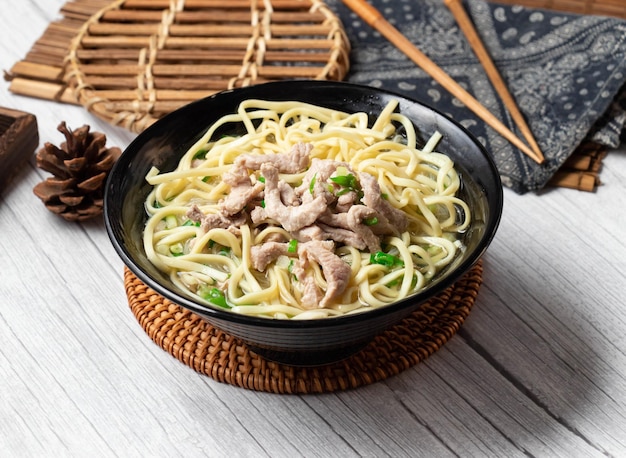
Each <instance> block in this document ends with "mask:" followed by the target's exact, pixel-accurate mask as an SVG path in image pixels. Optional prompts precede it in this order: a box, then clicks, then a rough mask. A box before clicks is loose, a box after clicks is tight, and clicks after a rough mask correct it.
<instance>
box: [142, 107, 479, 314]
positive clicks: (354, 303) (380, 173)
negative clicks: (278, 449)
mask: <svg viewBox="0 0 626 458" xmlns="http://www.w3.org/2000/svg"><path fill="white" fill-rule="evenodd" d="M396 106H397V104H396V103H395V102H390V103H389V104H388V105H387V106H386V107H385V108H384V109H383V110H382V111H381V112H380V113H379V114H378V116H377V117H376V119H374V120H373V122H370V119H369V116H368V115H367V114H366V113H364V112H359V113H345V112H341V111H337V110H332V109H328V108H323V107H320V106H315V105H311V104H306V103H302V102H289V101H287V102H273V101H265V100H246V101H244V102H242V103H241V104H240V105H239V108H238V110H237V112H236V113H232V114H229V115H226V116H224V117H222V118H221V119H220V120H219V121H218V122H216V123H215V124H213V125H212V126H210V128H209V129H208V130H207V132H206V133H205V135H204V136H203V137H202V138H201V139H200V140H199V141H197V142H196V143H195V144H194V145H193V146H192V147H191V148H189V150H188V151H187V152H186V153H185V154H184V155H183V156H182V158H181V159H180V162H179V164H178V167H177V168H176V169H175V170H173V171H171V172H166V173H161V172H160V171H159V170H157V169H156V168H153V169H152V170H151V171H150V172H149V173H148V175H147V176H146V180H147V181H148V183H149V184H150V185H152V186H153V189H152V191H151V192H150V194H149V195H148V197H147V199H146V201H145V208H146V211H147V212H148V215H149V218H148V221H147V223H146V226H145V229H144V235H143V243H144V248H145V252H146V254H147V256H148V259H149V260H150V262H152V263H153V264H154V265H155V266H156V267H157V268H158V269H160V270H162V271H163V272H166V273H167V274H168V275H169V276H170V278H171V280H172V282H173V283H174V284H176V285H177V286H178V288H180V290H181V291H183V292H185V293H187V294H188V295H190V296H191V297H193V298H194V299H195V300H197V301H200V302H204V303H206V304H209V305H211V306H213V307H221V308H224V309H228V310H230V311H232V312H234V313H238V314H245V315H253V316H259V317H267V318H280V319H316V318H324V317H333V316H341V315H346V314H351V313H359V312H363V311H367V310H371V309H372V308H378V307H383V306H385V305H388V304H390V303H394V302H397V301H398V300H400V299H403V298H406V297H408V296H410V295H412V294H414V293H416V292H418V291H420V290H422V289H423V288H424V287H426V286H427V285H428V284H429V282H431V281H432V279H433V278H434V277H435V276H436V275H437V273H438V272H440V271H441V270H442V269H444V268H445V267H446V266H449V265H450V264H451V263H452V261H453V260H454V259H455V258H456V257H457V256H458V255H459V253H460V252H462V251H463V249H464V246H463V244H462V243H461V241H460V238H459V234H461V233H463V232H464V231H465V230H466V229H467V228H468V226H469V224H470V220H471V214H470V209H469V206H468V205H467V203H466V202H464V201H463V200H462V199H460V198H459V197H458V196H457V191H459V188H460V179H459V175H458V173H457V171H456V170H455V168H454V163H453V162H452V160H451V159H450V158H449V157H447V156H446V155H443V154H440V153H438V152H436V145H437V143H438V141H439V139H440V134H439V133H437V132H434V133H433V134H432V137H431V139H430V140H429V141H428V142H427V143H426V145H424V146H423V147H421V148H418V146H417V136H416V132H415V128H414V126H413V124H412V123H411V121H410V120H409V119H408V118H407V117H405V116H404V115H401V114H399V113H397V112H396V111H395V109H396ZM234 131H237V132H243V133H241V134H238V135H233V136H231V135H228V133H230V132H234Z"/></svg>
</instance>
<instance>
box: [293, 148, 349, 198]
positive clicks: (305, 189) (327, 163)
mask: <svg viewBox="0 0 626 458" xmlns="http://www.w3.org/2000/svg"><path fill="white" fill-rule="evenodd" d="M338 167H345V168H346V169H347V170H348V171H349V173H353V172H352V171H351V169H350V166H349V165H348V164H347V163H345V162H339V161H333V160H331V159H318V158H313V160H312V161H311V167H309V169H308V170H307V171H306V173H305V174H304V177H303V178H302V184H301V185H300V186H298V187H297V188H296V189H295V192H296V195H297V196H298V197H300V199H301V200H302V202H309V201H311V200H313V199H315V198H318V197H320V196H323V197H324V199H325V200H326V202H327V203H330V202H332V201H334V200H335V199H336V197H335V195H334V194H332V193H330V192H329V191H328V179H329V178H330V176H331V175H332V174H333V173H335V171H336V170H337V168H338ZM311 190H312V192H311Z"/></svg>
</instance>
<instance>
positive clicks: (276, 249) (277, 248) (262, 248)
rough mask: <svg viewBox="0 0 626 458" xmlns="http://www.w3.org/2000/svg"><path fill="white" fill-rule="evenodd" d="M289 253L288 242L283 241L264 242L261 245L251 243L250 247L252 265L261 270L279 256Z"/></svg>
mask: <svg viewBox="0 0 626 458" xmlns="http://www.w3.org/2000/svg"><path fill="white" fill-rule="evenodd" d="M288 253H289V244H288V243H284V242H265V243H263V244H262V245H253V246H252V247H251V248H250V261H251V263H252V267H254V268H255V269H256V270H258V271H259V272H263V271H264V270H265V269H266V268H267V266H268V265H269V264H270V263H271V262H272V261H275V260H276V259H277V258H278V257H279V256H282V255H287V254H288Z"/></svg>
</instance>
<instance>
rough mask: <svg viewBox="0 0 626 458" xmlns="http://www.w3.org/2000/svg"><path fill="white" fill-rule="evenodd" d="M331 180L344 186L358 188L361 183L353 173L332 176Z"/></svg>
mask: <svg viewBox="0 0 626 458" xmlns="http://www.w3.org/2000/svg"><path fill="white" fill-rule="evenodd" d="M330 181H332V182H333V183H337V184H338V185H339V186H343V187H345V188H349V189H353V190H356V189H357V187H358V185H359V183H358V181H357V179H356V177H355V176H354V175H352V174H351V173H350V174H348V175H339V176H335V177H330Z"/></svg>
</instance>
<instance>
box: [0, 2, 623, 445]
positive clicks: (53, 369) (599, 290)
mask: <svg viewBox="0 0 626 458" xmlns="http://www.w3.org/2000/svg"><path fill="white" fill-rule="evenodd" d="M62 3H63V0H37V1H35V0H29V1H19V2H11V6H10V7H7V8H4V9H3V13H2V14H1V15H0V34H1V35H0V36H1V37H2V39H1V40H0V67H1V68H2V69H3V70H8V69H9V68H10V67H11V65H12V64H13V63H14V62H16V61H17V60H19V59H21V58H23V57H24V56H25V54H26V52H27V51H28V49H29V48H30V46H31V45H32V43H33V42H34V41H35V40H36V39H37V38H38V37H39V36H40V35H41V33H42V32H43V30H44V29H45V27H46V26H47V24H48V23H49V22H50V21H52V20H54V19H56V18H57V17H58V16H57V12H58V10H59V8H60V7H61V5H62ZM5 6H8V5H5ZM0 105H1V106H5V107H10V108H14V109H18V110H23V111H28V112H31V113H33V114H35V115H36V116H37V119H38V123H39V134H40V137H41V144H43V142H45V141H50V142H52V143H54V144H57V145H58V144H60V143H61V141H62V140H63V139H62V136H61V134H60V133H59V132H58V131H57V130H56V127H57V125H58V124H59V122H60V121H62V120H65V121H66V122H67V123H68V125H69V126H70V127H74V128H77V127H80V126H81V125H83V124H89V125H91V126H92V130H95V131H101V132H104V133H106V135H107V137H108V139H109V145H117V146H121V147H124V146H126V145H127V144H128V143H129V141H130V140H131V139H132V138H133V135H132V134H130V133H128V132H126V131H123V130H122V129H119V128H114V127H112V126H110V125H107V124H106V123H104V122H102V121H99V120H98V119H96V118H94V117H93V116H91V115H90V114H88V113H87V112H86V111H85V110H83V109H82V108H80V107H74V106H67V105H61V104H56V103H52V102H48V101H41V100H35V99H30V98H25V97H19V96H14V95H12V94H11V93H9V91H8V83H5V82H2V88H1V89H0ZM1 166H2V165H0V167H1ZM46 176H48V175H47V174H46V173H44V172H43V171H41V170H39V169H38V168H37V167H36V166H35V165H34V160H31V162H30V164H29V165H28V166H27V167H25V168H24V170H22V171H21V172H20V173H19V175H18V177H17V178H16V180H14V182H13V186H12V187H11V188H10V189H7V190H5V192H4V193H3V194H2V196H1V197H0V265H1V269H2V270H1V275H0V456H9V457H12V456H17V457H22V456H25V457H29V456H33V457H40V456H55V457H58V456H81V457H83V456H89V457H98V456H123V457H130V456H168V457H171V456H185V457H194V456H271V457H282V456H287V457H294V456H341V457H349V456H376V457H378V456H394V457H396V456H428V457H432V456H498V457H503V456H507V457H512V456H563V457H573V456H574V457H576V456H579V457H588V456H607V455H608V456H626V331H625V329H626V306H625V304H624V303H625V294H626V288H625V277H626V243H625V239H626V210H625V205H626V204H625V202H626V185H625V182H626V155H625V150H624V149H622V150H621V151H618V152H612V153H611V154H610V155H609V156H608V158H607V159H606V162H605V166H604V169H603V172H602V180H603V182H604V185H603V186H601V187H600V188H599V189H598V191H597V192H596V193H583V192H578V191H572V190H565V189H557V190H551V191H546V192H543V193H541V195H537V194H528V195H524V196H520V195H516V194H514V193H513V192H511V191H509V190H505V209H504V215H503V219H502V224H501V227H500V230H499V232H498V234H497V236H496V238H495V240H494V242H493V244H492V245H491V247H490V249H489V251H488V252H487V254H486V256H485V258H484V268H485V271H484V283H483V286H482V288H481V290H480V294H479V297H478V301H477V303H476V304H475V306H474V308H473V310H472V313H471V314H470V316H469V318H468V320H467V321H466V323H465V325H464V326H463V327H462V329H461V332H460V333H458V334H457V335H456V336H454V337H453V338H452V339H451V340H450V341H449V342H448V343H447V344H446V345H445V346H444V347H442V348H441V349H440V350H439V351H437V352H436V353H435V354H434V355H433V356H431V357H430V358H429V359H427V360H426V361H425V362H423V363H420V364H418V365H417V366H414V367H413V368H411V369H409V370H407V371H405V372H403V373H401V374H400V375H398V376H395V377H392V378H389V379H387V380H386V381H384V382H380V383H376V384H373V385H369V386H365V387H362V388H359V389H356V390H352V391H347V392H338V393H332V394H326V395H307V396H290V395H275V394H265V393H259V392H254V391H249V390H245V389H242V388H238V387H234V386H231V385H227V384H223V383H219V382H216V381H215V380H213V379H211V378H210V377H207V376H205V375H201V374H198V373H196V372H194V371H193V370H192V369H190V368H189V367H187V366H186V365H184V364H183V363H181V362H179V361H178V360H176V359H175V358H173V357H172V356H170V355H169V354H168V353H166V352H165V351H163V350H162V349H161V348H160V347H158V346H157V345H156V344H154V343H153V342H152V341H151V340H150V339H149V337H148V336H147V335H146V333H145V332H144V331H143V330H142V329H141V327H140V326H139V324H138V323H137V321H136V320H135V318H134V317H133V316H132V313H131V312H130V309H129V308H128V304H127V298H126V294H125V292H124V288H123V279H122V271H123V265H122V262H121V260H120V259H119V258H118V256H117V255H116V254H115V252H114V250H113V248H112V246H111V244H110V242H109V239H108V237H107V235H106V231H105V229H104V226H103V224H102V223H101V222H100V221H99V220H96V221H94V222H88V223H82V224H77V223H68V222H65V220H63V219H61V218H59V217H57V216H55V215H53V214H52V213H50V212H48V211H47V210H46V209H45V208H44V206H43V204H42V203H41V202H40V201H39V199H37V198H36V197H35V196H34V195H33V192H32V189H33V187H34V186H35V184H37V183H38V182H40V181H42V180H43V179H44V178H45V177H46Z"/></svg>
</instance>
